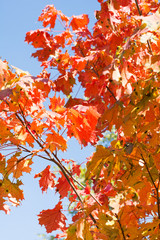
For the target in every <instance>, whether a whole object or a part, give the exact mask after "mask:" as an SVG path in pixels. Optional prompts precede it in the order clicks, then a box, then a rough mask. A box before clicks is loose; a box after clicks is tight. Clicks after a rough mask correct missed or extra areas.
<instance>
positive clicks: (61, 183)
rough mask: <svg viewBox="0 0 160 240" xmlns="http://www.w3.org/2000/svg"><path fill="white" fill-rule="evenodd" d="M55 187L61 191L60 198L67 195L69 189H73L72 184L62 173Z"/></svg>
mask: <svg viewBox="0 0 160 240" xmlns="http://www.w3.org/2000/svg"><path fill="white" fill-rule="evenodd" d="M55 187H56V191H57V192H59V195H60V198H64V197H67V195H68V191H70V190H71V186H70V185H69V183H68V181H67V179H66V178H65V176H64V175H63V174H62V173H61V177H60V178H59V179H58V183H57V184H56V185H55Z"/></svg>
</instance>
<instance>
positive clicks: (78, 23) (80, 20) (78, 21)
mask: <svg viewBox="0 0 160 240" xmlns="http://www.w3.org/2000/svg"><path fill="white" fill-rule="evenodd" d="M88 23H89V18H88V15H87V14H82V15H79V16H72V20H71V22H70V26H71V27H72V29H73V31H75V30H79V29H81V28H84V27H86V26H87V25H88Z"/></svg>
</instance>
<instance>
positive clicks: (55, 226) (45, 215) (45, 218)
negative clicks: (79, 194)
mask: <svg viewBox="0 0 160 240" xmlns="http://www.w3.org/2000/svg"><path fill="white" fill-rule="evenodd" d="M61 209H62V202H59V203H58V204H57V205H56V206H55V208H54V209H48V210H43V211H42V212H40V214H39V215H38V220H39V224H40V225H41V226H42V225H44V226H45V228H46V231H47V233H51V232H52V231H54V230H59V229H63V230H64V229H65V228H66V223H65V220H66V217H65V215H64V214H63V213H62V212H61Z"/></svg>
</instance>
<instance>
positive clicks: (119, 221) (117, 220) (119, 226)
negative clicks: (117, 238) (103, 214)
mask: <svg viewBox="0 0 160 240" xmlns="http://www.w3.org/2000/svg"><path fill="white" fill-rule="evenodd" d="M115 217H116V218H117V221H118V224H119V227H120V229H121V232H122V235H123V239H124V240H126V237H125V235H124V230H123V227H122V225H121V222H120V219H119V218H118V215H117V214H115Z"/></svg>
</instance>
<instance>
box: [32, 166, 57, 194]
mask: <svg viewBox="0 0 160 240" xmlns="http://www.w3.org/2000/svg"><path fill="white" fill-rule="evenodd" d="M50 168H51V166H49V165H48V166H47V167H46V168H45V169H44V170H43V171H42V172H40V173H38V174H36V175H35V176H34V178H38V177H40V180H39V186H40V188H41V189H42V193H43V192H47V189H48V187H50V188H53V187H54V178H55V177H56V176H55V175H54V174H53V173H52V172H51V171H50Z"/></svg>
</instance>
